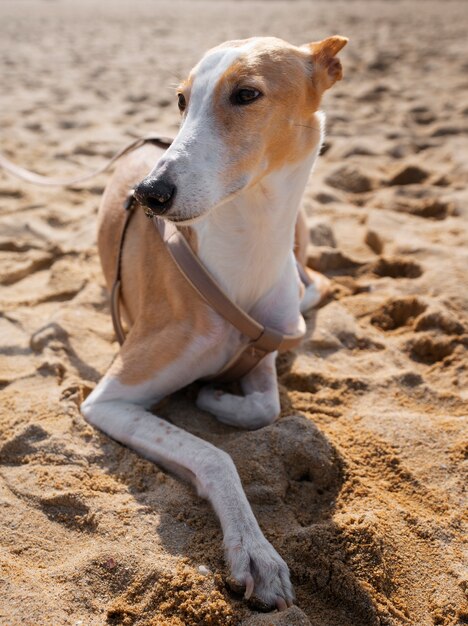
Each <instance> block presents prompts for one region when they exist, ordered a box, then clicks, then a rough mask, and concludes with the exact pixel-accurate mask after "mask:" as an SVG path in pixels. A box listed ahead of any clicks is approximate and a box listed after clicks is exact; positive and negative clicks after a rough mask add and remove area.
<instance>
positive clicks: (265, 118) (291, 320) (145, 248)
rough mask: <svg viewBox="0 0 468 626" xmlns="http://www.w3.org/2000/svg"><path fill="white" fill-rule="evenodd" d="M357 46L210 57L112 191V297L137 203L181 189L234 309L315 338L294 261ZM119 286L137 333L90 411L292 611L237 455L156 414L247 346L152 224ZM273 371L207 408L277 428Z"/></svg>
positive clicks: (254, 47)
mask: <svg viewBox="0 0 468 626" xmlns="http://www.w3.org/2000/svg"><path fill="white" fill-rule="evenodd" d="M346 41H347V40H346V39H345V38H343V37H338V36H335V37H330V38H328V39H325V40H324V41H322V42H317V43H313V44H308V45H306V46H302V47H300V48H299V47H296V46H292V45H290V44H288V43H286V42H284V41H282V40H279V39H274V38H253V39H249V40H245V41H234V42H228V43H225V44H223V45H222V46H219V47H217V48H215V49H213V50H211V51H209V52H208V53H207V54H206V55H205V56H204V57H203V59H202V60H201V61H200V63H199V64H198V65H197V66H196V67H195V68H194V69H193V70H192V72H191V73H190V75H189V77H188V79H187V81H185V82H184V83H183V84H182V85H181V86H180V92H179V93H181V94H182V96H179V98H180V99H182V102H183V101H184V100H185V104H186V106H185V109H184V111H183V114H182V123H181V128H180V131H179V133H178V135H177V137H176V139H175V141H174V143H173V144H172V146H171V147H170V148H169V149H168V150H167V151H166V152H163V151H162V150H160V149H158V148H156V147H152V146H147V147H145V148H142V149H140V150H138V151H137V152H135V153H133V154H132V155H130V156H129V157H127V158H126V160H125V161H124V162H122V163H121V165H120V166H119V167H118V169H117V171H116V173H115V174H114V176H113V178H112V180H111V181H110V183H109V185H108V187H107V189H106V191H105V194H104V196H103V200H102V204H101V208H100V214H99V252H100V256H101V261H102V266H103V270H104V274H105V277H106V281H107V284H108V286H110V285H111V284H112V280H113V278H114V269H115V262H116V256H117V251H118V241H119V236H120V232H121V229H122V224H123V220H124V211H123V209H122V204H123V201H124V199H125V197H126V195H127V194H128V191H129V189H130V188H132V187H134V186H135V185H136V184H137V183H140V184H143V186H144V184H147V183H148V181H149V183H151V184H153V183H154V181H156V182H157V181H160V180H162V179H163V178H164V177H166V178H168V177H170V180H171V181H172V182H173V183H174V184H175V185H176V187H177V192H176V194H175V197H174V200H173V203H172V205H171V207H170V209H169V210H168V211H167V213H165V214H164V218H166V219H171V220H174V221H177V222H178V225H179V228H181V230H182V231H183V233H184V234H185V236H186V237H187V239H188V241H189V243H190V245H191V246H192V248H193V249H194V250H195V251H196V253H197V254H198V255H199V257H200V259H201V260H202V262H203V263H204V264H205V266H206V267H207V268H208V270H209V271H210V272H211V273H212V274H213V276H214V277H215V278H216V280H217V281H218V282H219V284H220V285H221V286H222V287H223V288H224V289H225V291H226V292H227V293H228V294H229V296H230V297H231V298H232V300H234V301H235V302H236V303H237V304H238V305H240V306H241V307H243V308H244V309H245V310H246V311H248V312H249V313H250V315H252V316H253V317H254V318H255V319H256V320H258V321H259V322H261V323H264V324H267V325H269V326H271V327H272V328H275V329H277V330H279V331H281V332H283V333H292V332H295V331H297V329H298V326H301V325H303V323H304V322H303V319H302V316H301V314H300V306H301V301H300V300H301V292H300V285H299V279H298V273H297V267H296V261H295V256H294V252H293V248H294V240H295V230H296V243H297V249H296V254H297V255H298V258H301V259H302V260H303V258H304V255H305V246H306V244H307V237H304V232H306V231H305V224H304V219H303V216H299V217H298V211H299V203H300V199H301V196H302V193H303V191H304V187H305V185H306V182H307V178H308V176H309V174H310V171H311V169H312V167H313V164H314V162H315V160H316V158H317V155H318V152H319V150H320V146H321V142H322V140H323V130H324V129H323V116H322V114H321V113H319V112H318V108H319V104H320V99H321V96H322V93H323V91H324V90H325V89H327V88H328V87H330V86H331V85H332V84H333V83H334V82H335V81H336V80H338V79H340V78H341V65H340V62H339V61H338V60H337V58H336V54H337V53H338V52H339V50H340V49H341V48H342V47H343V46H344V45H345V44H346ZM243 88H246V89H250V90H254V91H255V93H257V92H259V93H260V94H261V95H260V96H258V97H256V98H255V99H254V100H253V101H252V102H250V103H248V104H242V105H238V104H235V103H233V97H234V96H233V95H232V94H233V93H238V90H239V89H243ZM236 90H237V91H236ZM148 172H149V174H148ZM145 177H146V178H145ZM142 179H144V180H143V183H141V182H140V181H142ZM122 284H123V292H122V302H123V311H124V317H125V319H126V322H127V325H128V327H129V333H128V336H127V339H126V341H125V343H124V345H123V346H122V348H121V350H120V352H119V354H118V356H117V358H116V359H115V361H114V362H113V364H112V366H111V367H110V369H109V371H108V372H107V374H106V375H105V376H104V378H103V379H102V380H101V381H100V383H99V384H98V385H97V387H96V389H95V390H94V391H93V392H92V393H91V395H90V396H89V397H88V398H87V399H86V401H85V402H84V403H83V405H82V407H81V409H82V413H83V415H84V417H85V418H86V420H87V421H88V422H89V423H91V424H93V425H94V426H96V427H97V428H99V429H100V430H102V431H104V432H105V433H107V434H108V435H109V436H110V437H113V438H114V439H116V440H117V441H120V442H121V443H123V444H125V445H127V446H128V447H130V448H132V449H133V450H135V451H137V452H138V453H140V454H141V455H143V456H145V457H146V458H148V459H150V460H152V461H154V462H155V463H157V464H158V465H161V466H162V467H163V468H166V469H167V470H169V471H172V472H174V473H175V474H177V475H179V476H181V477H182V478H184V479H187V480H189V481H190V482H191V483H192V484H193V485H194V486H195V487H196V489H197V490H198V493H199V494H200V496H202V497H205V498H208V499H209V501H210V502H211V504H212V506H213V508H214V509H215V511H216V513H217V515H218V517H219V519H220V522H221V526H222V530H223V534H224V547H225V552H226V559H227V562H228V565H229V568H230V571H231V574H232V576H233V577H234V578H235V579H236V580H237V581H238V582H239V583H240V584H243V585H245V588H246V592H245V595H246V597H247V598H248V597H250V596H251V595H252V594H255V596H256V597H258V598H259V599H260V600H262V601H263V602H265V603H266V604H268V605H270V606H277V607H278V608H279V609H284V608H286V606H289V605H290V604H291V603H292V602H293V599H294V594H293V589H292V586H291V582H290V578H289V571H288V567H287V565H286V564H285V562H284V561H283V559H282V558H281V557H280V556H279V554H278V553H277V552H276V550H275V549H274V548H273V546H272V545H271V544H270V543H269V542H268V541H267V540H266V539H265V537H264V536H263V534H262V531H261V529H260V527H259V525H258V523H257V521H256V519H255V517H254V515H253V512H252V510H251V508H250V505H249V503H248V501H247V498H246V496H245V494H244V491H243V489H242V485H241V482H240V479H239V476H238V474H237V471H236V468H235V466H234V464H233V462H232V460H231V458H230V457H229V455H228V454H226V453H225V452H223V451H222V450H220V449H218V448H216V447H214V446H213V445H211V444H209V443H207V442H205V441H203V440H201V439H199V438H198V437H195V436H193V435H191V434H190V433H188V432H185V431H183V430H181V429H180V428H177V427H176V426H174V425H172V424H170V423H168V422H167V421H165V420H163V419H161V418H159V417H157V416H156V415H154V414H153V413H151V412H150V411H149V410H148V408H149V407H150V406H151V405H153V404H155V403H156V402H157V401H159V400H160V399H162V398H163V397H164V396H167V395H168V394H170V393H172V392H174V391H176V390H177V389H180V388H182V387H184V386H186V385H188V384H189V383H191V382H193V381H194V380H196V379H200V378H203V377H207V376H210V375H213V374H216V373H217V372H218V371H219V370H220V369H221V368H222V367H223V365H224V364H225V363H226V362H227V361H228V360H229V359H230V358H231V357H232V356H233V354H234V353H235V352H236V351H237V350H238V348H239V346H240V345H241V344H242V343H243V342H245V341H246V338H245V337H242V336H240V334H239V332H238V331H237V330H235V329H234V328H233V327H232V326H230V325H229V324H228V323H227V322H226V321H225V320H224V319H223V318H221V317H219V316H218V315H217V314H216V313H215V312H214V311H213V310H212V309H210V307H209V306H208V305H207V304H205V302H204V301H203V300H202V299H201V298H200V297H199V296H198V295H197V294H196V293H195V292H194V291H193V290H192V289H191V287H190V286H189V285H188V284H187V282H186V281H185V279H184V278H183V277H182V276H181V274H180V273H179V271H178V270H177V269H176V267H175V266H174V264H173V262H172V261H171V259H170V257H169V255H168V252H167V251H166V249H165V247H164V244H163V243H162V242H161V240H160V238H159V236H158V234H157V233H156V230H155V229H154V227H153V225H152V224H151V223H150V222H149V221H148V220H147V218H146V217H145V215H144V214H143V211H141V210H138V211H137V213H136V214H135V215H134V217H133V219H132V222H131V224H130V227H129V230H128V233H127V236H126V240H125V246H124V250H123V259H122ZM319 291H320V290H317V286H316V284H315V285H314V284H312V285H311V286H310V287H308V288H307V292H306V293H305V294H302V295H303V296H304V297H303V302H305V306H310V305H311V304H315V303H316V301H317V299H318V298H319V296H320V294H319ZM275 358H276V353H273V354H270V355H268V356H266V357H265V358H264V359H263V360H262V361H261V362H260V363H259V364H258V365H257V367H256V368H255V369H254V370H253V371H252V372H250V373H249V374H248V375H246V376H245V377H244V378H243V379H242V380H241V381H240V384H241V388H242V391H243V394H244V395H242V396H238V395H233V394H230V393H221V392H219V391H217V390H215V389H213V388H212V387H211V386H209V385H207V386H205V387H204V388H202V390H201V391H200V393H199V396H198V400H197V405H198V406H199V407H200V408H201V409H203V410H206V411H209V412H211V413H213V414H214V415H215V416H216V417H217V418H218V419H219V420H221V421H222V422H224V423H226V424H230V425H232V426H237V427H240V428H248V429H252V428H259V427H262V426H266V425H268V424H271V423H272V422H273V421H274V420H275V419H276V418H277V416H278V414H279V412H280V402H279V395H278V386H277V380H276V369H275Z"/></svg>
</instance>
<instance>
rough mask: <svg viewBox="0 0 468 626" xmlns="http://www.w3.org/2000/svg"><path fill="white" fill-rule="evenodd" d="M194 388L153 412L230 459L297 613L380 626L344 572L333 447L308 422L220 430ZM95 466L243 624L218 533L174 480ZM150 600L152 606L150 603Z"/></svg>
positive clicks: (294, 416)
mask: <svg viewBox="0 0 468 626" xmlns="http://www.w3.org/2000/svg"><path fill="white" fill-rule="evenodd" d="M313 321H314V320H311V321H309V323H308V326H309V331H310V326H312V324H313ZM311 322H312V323H311ZM293 360H294V356H292V357H290V358H287V359H286V360H283V361H282V363H281V369H282V370H283V372H284V370H287V369H288V368H290V366H291V364H292V362H293ZM199 387H200V385H199V384H196V383H195V384H193V385H191V386H190V387H187V388H186V389H184V390H182V391H180V392H178V393H176V394H174V395H173V396H171V397H170V398H168V399H167V400H165V401H164V402H162V403H161V404H160V405H158V407H157V413H158V415H159V416H160V417H163V418H164V419H167V420H168V421H170V422H172V423H173V424H175V425H177V426H179V427H180V428H183V429H184V430H186V431H188V432H190V433H192V434H194V435H197V436H199V437H200V438H202V439H204V440H206V441H209V442H210V443H212V444H213V445H215V446H217V447H219V448H221V449H223V450H225V451H226V452H228V453H229V454H230V455H231V457H232V459H233V461H234V463H235V465H236V467H237V470H238V472H239V475H240V477H241V480H242V484H243V487H244V489H245V492H246V495H247V497H248V500H249V502H250V504H251V506H252V508H253V511H254V513H255V516H256V518H257V520H258V522H259V524H260V526H261V528H262V530H263V532H264V534H265V536H266V537H267V539H268V540H269V541H271V543H273V545H274V546H275V547H276V548H277V550H278V551H279V553H280V554H281V555H282V556H283V558H284V559H285V561H286V562H287V563H288V565H289V567H290V570H291V578H292V582H293V585H294V587H295V591H296V594H297V602H298V605H299V606H300V607H301V608H302V609H303V610H305V612H306V613H307V614H308V616H309V618H310V619H312V620H313V619H314V618H316V619H319V618H320V616H322V617H323V615H324V614H325V615H326V616H327V619H328V620H329V621H328V622H327V623H336V624H340V625H341V626H347V625H349V626H351V625H354V626H358V625H361V624H366V626H372V625H373V624H378V623H380V622H379V621H378V620H379V618H378V617H377V610H376V607H375V605H374V602H373V600H372V598H371V596H370V595H369V594H368V593H367V592H366V591H365V590H364V587H363V586H362V585H361V584H360V582H359V581H358V579H357V578H356V577H355V575H354V574H353V572H352V570H351V569H350V567H349V566H348V565H347V564H346V561H347V551H346V549H345V548H344V547H343V546H344V545H345V544H346V541H344V540H343V536H342V535H343V533H342V530H341V529H340V527H339V526H338V525H337V524H336V523H335V522H334V521H333V515H334V512H335V509H336V504H337V501H338V499H339V497H340V491H341V489H342V486H343V484H344V482H345V475H346V470H345V463H344V461H343V459H342V458H341V456H340V455H339V453H338V452H337V450H336V449H335V448H334V446H333V445H332V444H331V443H330V442H329V441H328V439H327V438H326V437H325V436H324V434H323V433H322V432H321V431H320V430H319V429H318V428H317V427H316V426H315V424H314V423H313V421H312V420H311V419H308V418H307V417H306V416H304V415H301V414H298V413H297V412H295V413H294V412H292V413H291V414H286V415H283V416H282V417H281V418H280V419H279V420H278V421H277V422H275V423H274V424H272V425H271V426H268V427H266V428H262V429H260V430H256V431H242V430H239V429H235V428H231V427H229V426H225V425H223V424H221V423H220V422H218V421H217V420H216V419H215V418H214V417H213V416H211V415H209V414H207V413H204V412H202V411H200V410H198V409H197V408H196V407H195V403H194V401H195V398H196V394H197V393H198V390H199ZM287 412H288V411H287ZM104 445H105V447H107V444H104ZM113 445H116V446H118V445H119V444H117V443H113ZM127 453H128V455H131V457H132V458H130V459H126V465H127V466H128V463H129V462H130V463H132V462H133V463H134V462H135V458H134V453H133V452H131V451H127ZM125 456H127V454H126V455H125ZM99 462H100V463H101V465H102V466H103V467H104V469H105V470H106V471H108V472H110V473H118V474H119V480H120V481H123V482H124V483H125V482H126V483H127V486H128V489H129V491H130V493H132V495H133V496H134V498H135V499H136V500H138V501H139V502H140V503H141V504H142V505H143V506H144V507H145V508H146V510H148V509H149V510H150V511H151V512H155V513H157V515H158V518H159V523H158V527H157V528H155V529H154V530H155V533H157V535H158V538H159V540H160V542H161V543H162V545H163V546H164V549H165V550H166V551H167V552H169V553H170V554H173V555H177V556H179V557H183V558H184V561H185V562H189V563H190V564H191V565H192V566H193V567H194V568H195V569H200V571H206V570H205V568H207V570H209V571H211V572H221V573H222V574H223V576H222V578H221V577H218V582H217V584H218V587H219V590H220V592H221V593H222V594H223V595H224V597H225V599H227V600H228V602H229V603H230V604H231V605H232V608H233V609H234V611H235V612H236V614H238V615H243V616H245V615H246V611H247V610H246V607H245V603H244V602H243V601H242V598H241V597H239V596H237V595H236V594H235V593H233V592H232V591H231V590H230V589H229V588H228V587H227V586H225V584H224V581H225V580H226V577H227V575H228V572H227V570H226V566H225V563H224V559H223V550H222V534H221V529H220V526H219V522H218V520H217V519H216V516H215V514H214V512H213V511H212V509H211V507H210V505H209V504H208V503H207V502H206V501H205V500H202V499H201V498H198V497H197V496H196V494H195V493H194V491H193V490H192V488H191V487H189V486H188V485H181V484H180V483H178V482H175V481H174V480H173V479H172V478H169V479H167V481H168V482H167V488H166V490H165V491H164V490H163V491H161V484H160V482H158V481H160V479H161V475H160V474H149V475H147V476H146V477H145V479H144V481H143V483H142V481H139V480H137V481H135V476H133V475H132V476H128V475H127V474H126V472H122V471H121V468H118V467H117V466H116V463H115V456H114V455H109V454H104V455H102V456H101V458H100V461H99ZM127 477H128V480H127ZM220 581H222V582H221V583H220ZM124 595H125V594H124ZM126 601H127V599H126ZM148 601H149V602H150V604H152V605H154V603H155V599H154V598H152V599H150V600H148ZM253 608H254V609H255V608H256V607H255V606H254V607H253ZM174 610H175V611H176V612H177V608H174ZM171 615H172V613H171ZM120 617H122V615H120V614H119V613H118V612H117V613H112V614H111V615H110V617H109V616H108V619H109V621H110V622H112V623H120V622H119V621H118V620H119V619H120ZM181 617H182V619H186V617H185V618H184V617H183V616H182V615H181ZM116 620H117V621H116ZM330 620H331V621H330ZM210 623H211V622H210ZM213 623H216V624H217V623H218V622H217V621H214V622H213ZM219 623H223V622H222V620H221V621H220V622H219ZM317 623H318V622H317Z"/></svg>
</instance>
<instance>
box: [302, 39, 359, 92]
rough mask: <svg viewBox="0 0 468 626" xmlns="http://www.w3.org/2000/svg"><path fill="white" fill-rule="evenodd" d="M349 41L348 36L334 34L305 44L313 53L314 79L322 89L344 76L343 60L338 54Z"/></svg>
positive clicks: (327, 87)
mask: <svg viewBox="0 0 468 626" xmlns="http://www.w3.org/2000/svg"><path fill="white" fill-rule="evenodd" d="M347 43H348V39H347V37H341V36H340V35H333V36H332V37H327V38H326V39H322V41H314V42H312V43H309V44H307V45H306V46H304V47H306V48H308V49H309V50H310V52H311V54H312V64H313V76H312V80H313V81H314V83H315V84H316V87H317V88H318V89H320V90H321V91H325V89H329V88H330V87H331V86H332V85H334V84H335V83H336V81H337V80H341V79H342V78H343V68H342V67H341V61H340V60H339V59H337V58H336V55H337V54H338V52H339V51H340V50H341V49H342V48H344V47H345V46H346V44H347Z"/></svg>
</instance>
